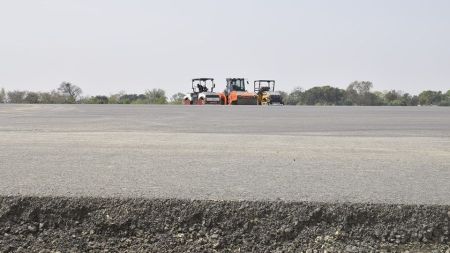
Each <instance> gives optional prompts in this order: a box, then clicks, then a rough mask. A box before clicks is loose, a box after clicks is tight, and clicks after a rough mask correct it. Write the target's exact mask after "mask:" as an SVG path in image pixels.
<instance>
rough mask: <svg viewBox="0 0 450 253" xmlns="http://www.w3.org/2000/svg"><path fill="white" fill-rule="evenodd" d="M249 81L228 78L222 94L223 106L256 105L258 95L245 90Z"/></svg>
mask: <svg viewBox="0 0 450 253" xmlns="http://www.w3.org/2000/svg"><path fill="white" fill-rule="evenodd" d="M245 84H248V81H247V80H246V79H244V78H227V86H226V88H225V90H224V92H223V93H220V100H221V104H227V105H256V93H253V92H249V91H247V89H246V88H245Z"/></svg>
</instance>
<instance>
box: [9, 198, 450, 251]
mask: <svg viewBox="0 0 450 253" xmlns="http://www.w3.org/2000/svg"><path fill="white" fill-rule="evenodd" d="M449 232H450V206H448V205H393V204H370V203H319V202H284V201H213V200H182V199H145V198H94V197H78V198H72V197H33V196H0V252H58V251H59V252H89V251H91V252H102V251H103V252H124V251H127V252H407V251H408V252H446V253H450V240H449V237H450V235H449Z"/></svg>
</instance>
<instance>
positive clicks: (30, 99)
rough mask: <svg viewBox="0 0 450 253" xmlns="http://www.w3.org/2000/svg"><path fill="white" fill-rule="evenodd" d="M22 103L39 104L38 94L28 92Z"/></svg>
mask: <svg viewBox="0 0 450 253" xmlns="http://www.w3.org/2000/svg"><path fill="white" fill-rule="evenodd" d="M24 103H27V104H38V103H39V94H38V93H36V92H32V91H29V92H28V93H27V94H26V96H25V98H24Z"/></svg>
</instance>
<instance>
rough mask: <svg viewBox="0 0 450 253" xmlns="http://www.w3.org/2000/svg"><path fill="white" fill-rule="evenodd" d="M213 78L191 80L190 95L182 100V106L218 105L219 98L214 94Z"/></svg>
mask: <svg viewBox="0 0 450 253" xmlns="http://www.w3.org/2000/svg"><path fill="white" fill-rule="evenodd" d="M215 87H216V84H215V83H214V78H195V79H192V93H188V94H186V95H185V96H184V98H183V104H184V105H205V104H216V105H218V104H220V96H219V94H218V93H215V92H214V88H215Z"/></svg>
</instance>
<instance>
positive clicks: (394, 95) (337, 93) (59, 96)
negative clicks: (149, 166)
mask: <svg viewBox="0 0 450 253" xmlns="http://www.w3.org/2000/svg"><path fill="white" fill-rule="evenodd" d="M372 89H373V84H372V83H371V82H369V81H355V82H352V83H351V84H350V85H349V86H348V87H347V88H346V89H341V88H337V87H332V86H329V85H326V86H316V87H313V88H310V89H307V90H304V89H301V88H295V89H294V90H293V91H291V92H290V93H287V92H283V91H280V93H281V94H282V97H283V101H284V103H285V104H287V105H363V106H382V105H386V106H417V105H438V106H450V90H448V91H447V92H445V93H443V92H442V91H432V90H427V91H423V92H421V93H420V94H419V95H411V94H409V93H404V92H402V91H398V90H390V91H384V92H380V91H373V90H372ZM82 93H83V91H82V89H81V88H80V87H78V86H76V85H74V84H72V83H70V82H63V83H61V84H60V85H59V87H58V88H57V89H54V90H52V91H50V92H33V91H20V90H14V91H8V92H6V91H5V89H3V88H2V89H0V103H12V104H75V103H78V104H181V103H182V100H183V97H184V94H183V93H180V92H179V93H176V94H174V95H172V96H171V97H167V96H166V92H165V91H164V90H162V89H152V90H146V91H145V92H144V93H142V94H127V93H125V92H119V93H117V94H113V95H110V96H104V95H98V96H87V97H83V96H82Z"/></svg>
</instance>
